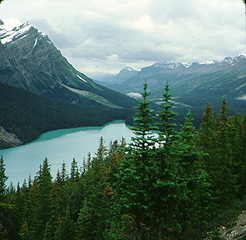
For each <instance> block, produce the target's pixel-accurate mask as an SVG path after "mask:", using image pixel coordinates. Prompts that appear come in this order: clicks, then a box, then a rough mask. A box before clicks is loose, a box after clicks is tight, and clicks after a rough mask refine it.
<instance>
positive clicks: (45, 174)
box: [24, 159, 52, 239]
mask: <svg viewBox="0 0 246 240" xmlns="http://www.w3.org/2000/svg"><path fill="white" fill-rule="evenodd" d="M51 190H52V177H51V173H50V165H49V163H48V159H45V160H44V162H43V164H42V165H40V169H39V171H38V173H37V176H36V177H35V179H34V182H33V185H32V186H31V188H30V192H29V196H28V204H27V209H26V213H25V216H24V218H25V221H26V222H27V223H28V227H29V230H30V232H31V234H32V235H31V237H32V238H36V239H41V238H42V237H43V233H44V229H45V227H46V225H47V223H48V221H49V219H50V213H51V208H50V206H51V205H50V204H51V203H50V194H51ZM30 212H32V214H30Z"/></svg>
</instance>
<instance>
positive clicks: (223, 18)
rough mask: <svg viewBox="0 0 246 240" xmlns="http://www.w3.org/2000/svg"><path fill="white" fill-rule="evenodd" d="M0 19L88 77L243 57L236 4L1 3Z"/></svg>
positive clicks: (189, 0)
mask: <svg viewBox="0 0 246 240" xmlns="http://www.w3.org/2000/svg"><path fill="white" fill-rule="evenodd" d="M0 18H1V19H2V20H3V21H4V22H5V23H6V24H15V25H19V24H20V23H23V22H29V23H30V24H32V25H33V26H35V27H36V28H38V29H39V30H41V31H42V32H44V33H46V34H47V35H48V36H49V38H50V39H51V40H52V41H53V43H54V44H55V46H56V47H57V48H58V49H59V50H61V52H62V54H63V55H64V56H65V57H66V58H67V59H68V61H69V62H70V63H72V65H73V66H74V67H75V68H77V69H78V70H80V71H82V72H83V73H86V74H87V75H89V76H92V75H94V74H93V73H95V72H111V73H115V72H118V71H120V70H121V69H122V68H123V67H125V66H129V67H133V68H142V67H145V66H148V65H150V64H152V63H154V62H161V61H171V62H177V61H179V62H190V61H203V60H219V59H222V58H224V57H226V56H231V57H233V56H236V55H238V54H240V53H245V52H246V51H245V47H246V46H245V34H246V33H245V19H244V5H243V2H242V0H129V1H127V0H69V1H65V0H35V1H34V0H21V1H20V0H5V1H3V2H2V4H1V5H0Z"/></svg>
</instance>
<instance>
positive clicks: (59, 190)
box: [0, 83, 246, 240]
mask: <svg viewBox="0 0 246 240" xmlns="http://www.w3.org/2000/svg"><path fill="white" fill-rule="evenodd" d="M148 97H149V92H148V85H147V84H146V83H145V84H144V86H143V93H142V99H141V100H140V101H139V106H138V107H137V108H136V110H137V117H136V118H134V126H133V127H132V129H133V131H134V132H135V134H136V135H135V137H133V138H132V142H131V143H130V144H129V145H126V142H125V141H124V139H122V140H121V141H114V142H111V143H110V146H109V147H106V146H105V143H104V140H103V138H100V139H99V147H98V150H97V152H96V154H95V157H93V158H92V157H91V155H90V154H89V155H88V157H87V159H86V160H84V165H83V166H82V168H81V167H80V166H78V163H77V161H76V160H75V159H73V160H72V163H71V171H70V173H68V172H67V170H66V164H65V163H63V164H62V166H61V170H59V171H58V173H57V176H56V178H55V179H54V180H52V176H51V174H50V165H49V163H48V160H47V159H45V160H44V162H43V164H42V165H41V166H40V169H39V171H38V172H37V175H36V176H35V178H34V180H32V179H31V178H29V180H28V181H26V180H25V181H24V183H23V185H22V186H20V185H19V184H18V186H17V188H16V189H15V188H14V187H13V185H10V186H9V187H8V188H7V187H6V186H5V182H6V180H7V177H6V175H5V165H4V161H3V157H2V158H1V159H0V180H2V182H1V189H2V190H1V197H2V198H1V202H0V238H2V239H16V240H18V239H54V240H58V239H59V240H63V239H64V240H65V239H66V240H68V239H72V240H73V239H95V240H102V239H107V240H119V239H141V240H144V239H147V240H151V239H153V240H155V239H163V240H164V239H169V240H174V239H203V238H205V237H207V238H208V239H221V236H220V234H219V232H218V231H217V227H218V226H220V225H221V224H223V225H225V226H227V225H226V224H227V223H228V222H234V221H235V216H237V215H238V213H239V212H240V211H241V210H243V209H245V202H246V201H245V182H246V179H245V169H246V167H245V163H246V160H245V156H246V152H245V145H246V125H245V124H246V120H245V117H244V116H243V115H240V114H238V115H235V116H230V117H229V116H228V107H227V105H226V101H225V100H222V104H221V111H220V113H219V114H217V115H215V114H214V112H213V109H212V107H211V105H210V104H207V106H206V109H205V113H204V117H203V123H202V124H201V127H200V129H198V131H196V129H195V127H194V126H193V118H192V115H191V113H190V112H188V114H187V116H186V118H185V121H184V124H183V126H182V127H181V129H180V131H179V132H178V131H177V130H176V128H175V122H174V116H175V113H174V112H173V110H172V108H173V104H172V99H171V94H170V93H169V86H168V85H166V88H165V92H164V94H163V104H162V105H161V111H159V112H158V114H157V116H158V117H157V119H156V117H154V116H155V114H154V113H153V111H152V109H151V108H150V106H151V104H150V103H151V102H150V101H149V100H148ZM154 122H157V124H155V123H154ZM156 130H157V132H155V133H154V132H153V131H156ZM30 213H31V214H30ZM206 233H209V235H207V234H206Z"/></svg>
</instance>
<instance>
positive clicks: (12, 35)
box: [0, 22, 32, 44]
mask: <svg viewBox="0 0 246 240" xmlns="http://www.w3.org/2000/svg"><path fill="white" fill-rule="evenodd" d="M31 27H32V26H31V25H30V24H29V23H28V22H27V23H24V24H22V25H20V26H19V27H15V28H13V29H12V30H10V31H8V30H7V29H6V28H5V27H4V25H2V26H1V28H0V40H1V43H2V44H6V43H11V42H13V41H14V40H16V39H18V38H20V37H23V35H25V34H26V32H28V31H29V29H30V28H31Z"/></svg>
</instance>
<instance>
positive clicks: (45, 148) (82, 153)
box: [0, 121, 133, 186]
mask: <svg viewBox="0 0 246 240" xmlns="http://www.w3.org/2000/svg"><path fill="white" fill-rule="evenodd" d="M132 136H133V132H132V131H131V130H130V129H129V128H128V127H127V126H126V125H125V123H124V122H123V121H115V122H112V123H110V124H107V125H105V126H103V127H83V128H73V129H62V130H56V131H51V132H47V133H44V134H42V135H41V136H40V137H39V138H38V139H37V140H35V141H33V142H31V143H29V144H26V145H23V146H19V147H14V148H10V149H5V150H1V151H0V155H3V156H4V161H5V166H6V175H7V176H8V177H9V179H8V181H7V185H8V184H9V183H10V182H13V184H14V185H15V186H16V184H17V183H18V182H20V184H21V185H22V183H23V180H24V179H28V178H29V175H31V177H32V178H33V177H34V176H35V175H36V172H37V171H38V170H39V166H40V164H42V163H43V161H44V159H45V158H48V162H49V164H50V165H51V173H52V175H53V177H55V176H56V173H57V170H58V169H61V166H62V163H63V162H65V163H66V166H67V171H68V172H70V169H71V162H72V160H73V158H75V159H76V161H77V162H78V165H79V166H82V163H83V160H84V158H86V157H87V155H88V153H91V154H92V156H94V154H95V152H96V151H97V148H98V146H99V139H100V137H103V139H104V141H105V146H109V144H110V141H114V140H120V139H122V137H124V138H125V140H126V141H127V142H128V143H129V142H130V140H131V137H132Z"/></svg>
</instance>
